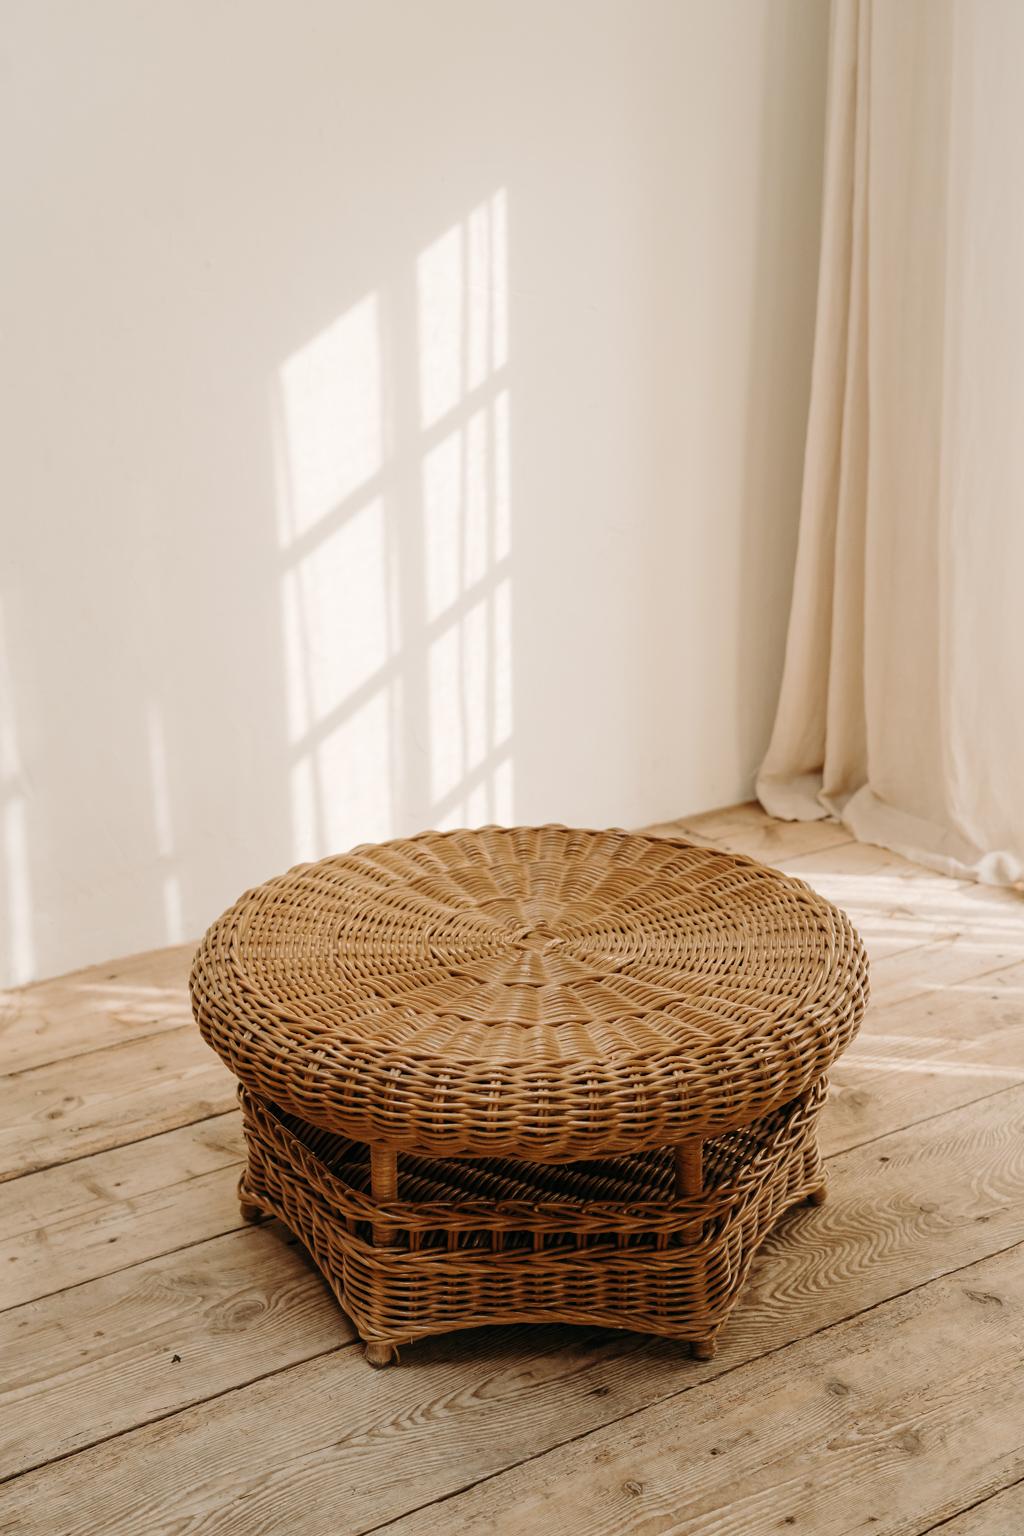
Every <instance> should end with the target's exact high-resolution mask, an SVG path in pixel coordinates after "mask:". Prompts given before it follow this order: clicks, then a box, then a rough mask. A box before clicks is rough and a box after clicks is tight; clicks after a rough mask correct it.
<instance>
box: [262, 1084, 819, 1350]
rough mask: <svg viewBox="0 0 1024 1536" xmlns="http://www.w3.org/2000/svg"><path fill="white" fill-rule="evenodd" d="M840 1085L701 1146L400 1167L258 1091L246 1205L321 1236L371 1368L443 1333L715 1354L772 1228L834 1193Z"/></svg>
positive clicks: (327, 1271)
mask: <svg viewBox="0 0 1024 1536" xmlns="http://www.w3.org/2000/svg"><path fill="white" fill-rule="evenodd" d="M825 1086H826V1085H825V1080H824V1078H822V1079H821V1080H820V1081H819V1082H818V1083H817V1084H816V1085H815V1086H814V1087H813V1088H812V1089H811V1091H810V1092H809V1093H806V1094H804V1095H802V1096H801V1097H799V1098H797V1099H795V1100H793V1101H792V1102H791V1103H789V1104H786V1105H784V1106H782V1107H781V1108H779V1109H776V1110H774V1111H773V1112H772V1113H770V1114H767V1115H765V1116H763V1117H762V1118H761V1119H759V1120H756V1121H754V1122H753V1123H752V1124H749V1125H747V1126H745V1127H744V1128H742V1129H738V1130H729V1131H727V1132H725V1133H723V1134H721V1135H718V1136H715V1137H712V1138H709V1139H707V1140H704V1141H703V1142H701V1141H694V1142H691V1143H687V1144H685V1145H684V1146H682V1147H677V1148H664V1149H662V1150H656V1151H649V1152H638V1153H633V1154H628V1155H619V1156H607V1157H602V1158H600V1159H593V1160H590V1161H586V1162H572V1163H531V1162H527V1161H521V1160H519V1159H515V1158H510V1157H479V1158H439V1157H421V1156H418V1155H415V1154H412V1153H409V1154H399V1155H398V1157H397V1159H396V1158H395V1156H394V1154H389V1153H384V1154H381V1153H380V1152H377V1151H374V1152H371V1149H370V1148H369V1147H367V1146H365V1145H363V1144H362V1143H360V1142H356V1141H350V1140H347V1139H346V1138H345V1137H343V1136H338V1135H335V1134H333V1133H331V1132H328V1131H324V1130H321V1129H318V1128H317V1127H315V1126H311V1125H308V1124H306V1123H305V1122H304V1121H302V1120H299V1119H297V1118H296V1117H295V1116H293V1115H289V1114H285V1113H283V1112H281V1111H280V1110H278V1109H276V1108H275V1107H274V1106H272V1105H271V1104H269V1103H268V1102H266V1101H265V1100H261V1099H259V1098H257V1097H256V1096H255V1095H253V1094H252V1093H250V1092H248V1091H247V1090H246V1089H244V1088H243V1089H242V1090H241V1092H240V1099H241V1103H242V1109H243V1119H244V1126H245V1137H246V1143H247V1147H248V1166H247V1168H246V1171H245V1173H244V1174H243V1176H242V1180H241V1183H240V1185H239V1195H240V1198H241V1202H242V1212H243V1215H244V1216H245V1217H246V1218H247V1219H248V1220H253V1221H255V1220H259V1219H261V1218H262V1217H264V1216H268V1215H273V1216H276V1217H278V1218H279V1219H280V1220H281V1221H282V1222H283V1223H284V1224H285V1225H286V1226H287V1227H288V1228H289V1229H290V1230H291V1231H292V1232H293V1233H294V1234H295V1235H296V1237H298V1238H299V1239H300V1240H301V1241H302V1242H303V1243H304V1244H305V1246H306V1247H307V1248H308V1249H309V1251H310V1253H311V1254H312V1256H313V1258H314V1259H315V1261H316V1263H317V1264H318V1266H319V1268H320V1269H321V1270H322V1272H323V1274H324V1276H325V1277H326V1279H327V1282H328V1284H329V1285H330V1287H331V1289H332V1291H333V1292H334V1294H335V1296H336V1297H337V1299H338V1301H339V1302H340V1303H341V1305H342V1306H343V1307H344V1308H345V1310H346V1311H347V1312H348V1314H349V1316H350V1317H351V1318H352V1321H353V1322H354V1324H355V1326H356V1328H357V1330H358V1332H359V1334H360V1337H361V1338H362V1339H363V1340H364V1341H365V1343H366V1346H367V1348H366V1357H367V1359H368V1361H369V1362H370V1363H371V1364H372V1365H385V1364H387V1363H388V1362H389V1361H391V1360H392V1359H393V1358H395V1357H396V1356H397V1350H398V1347H399V1346H400V1345H402V1344H405V1343H408V1342H410V1341H411V1340H414V1339H418V1338H422V1337H424V1336H425V1335H427V1334H433V1333H444V1332H447V1331H449V1330H451V1329H456V1328H471V1327H477V1326H480V1325H484V1324H489V1323H509V1322H524V1323H525V1322H531V1323H533V1322H556V1321H558V1322H566V1323H577V1324H585V1325H590V1326H598V1327H609V1328H624V1329H630V1330H634V1331H636V1332H641V1333H655V1334H662V1335H665V1336H668V1337H670V1338H674V1339H680V1340H685V1341H688V1342H689V1343H690V1346H691V1352H692V1353H693V1354H694V1355H696V1356H697V1357H698V1358H702V1359H706V1358H709V1357H710V1356H711V1355H712V1354H713V1353H714V1350H715V1339H716V1336H717V1334H718V1332H719V1330H720V1328H721V1327H722V1325H723V1323H724V1322H725V1320H726V1318H727V1316H728V1314H729V1312H730V1311H731V1310H732V1308H733V1306H734V1305H735V1304H736V1301H737V1299H738V1296H739V1293H740V1290H741V1288H742V1285H743V1282H744V1279H745V1278H746V1275H747V1271H748V1269H749V1267H750V1262H751V1259H752V1258H753V1256H754V1253H755V1252H756V1250H757V1247H758V1245H759V1244H760V1243H761V1241H762V1240H763V1238H764V1237H765V1235H766V1234H767V1232H768V1231H769V1230H770V1229H771V1227H772V1226H773V1225H774V1224H775V1222H776V1221H777V1220H778V1218H779V1217H780V1216H781V1215H782V1213H783V1212H784V1211H786V1210H787V1209H788V1208H789V1207H790V1206H792V1205H794V1204H796V1203H798V1202H800V1201H803V1200H810V1201H812V1202H814V1203H819V1202H820V1200H822V1199H823V1198H824V1184H823V1174H822V1168H821V1160H820V1158H819V1155H818V1148H817V1141H816V1136H815V1126H816V1122H817V1119H818V1115H819V1113H820V1110H821V1106H822V1104H823V1103H824V1099H825Z"/></svg>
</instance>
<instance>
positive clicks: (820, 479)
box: [757, 0, 1024, 884]
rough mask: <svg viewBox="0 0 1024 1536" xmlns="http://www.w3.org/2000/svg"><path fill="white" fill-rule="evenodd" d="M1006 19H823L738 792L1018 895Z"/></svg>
mask: <svg viewBox="0 0 1024 1536" xmlns="http://www.w3.org/2000/svg"><path fill="white" fill-rule="evenodd" d="M1021 59H1024V5H1021V4H1020V3H1019V0H972V3H970V4H967V3H961V0H900V4H898V5H894V4H892V3H891V0H882V3H873V0H833V10H832V31H831V42H830V65H829V105H828V124H827V143H826V153H825V184H824V201H823V226H822V247H821V259H820V270H819V287H818V306H817V325H816V335H815V352H814V366H813V374H812V385H811V401H810V410H809V417H808V430H807V446H806V453H805V463H804V483H803V497H802V504H801V517H800V536H799V545H798V551H797V561H796V570H795V576H794V590H793V602H792V610H791V613H790V623H789V633H788V640H787V648H786V662H785V668H784V673H783V681H782V689H781V694H780V698H779V705H778V712H777V715H776V719H775V725H774V729H773V732H772V738H771V742H770V745H769V749H768V753H767V756H766V757H765V760H764V763H763V764H762V767H761V772H760V775H759V778H758V784H757V791H758V796H759V798H760V800H761V802H762V804H763V805H764V807H765V809H766V810H768V811H769V812H770V813H771V814H773V815H776V816H781V817H784V818H786V819H789V820H797V819H800V820H802V819H813V818H816V817H820V816H824V815H826V814H829V813H831V814H834V815H836V816H838V817H839V818H840V819H841V820H842V821H844V822H845V823H846V824H847V825H848V826H849V827H850V829H851V830H852V831H853V833H854V834H855V835H856V836H857V837H858V838H861V839H863V840H864V841H867V842H873V843H880V844H882V845H883V846H885V847H889V848H893V849H895V850H897V851H899V852H901V853H904V854H906V855H907V856H908V857H911V858H914V859H917V860H919V861H921V862H922V863H925V864H929V865H931V866H932V867H933V868H936V869H939V870H942V871H944V872H947V873H949V874H954V875H959V876H965V875H970V876H972V877H974V878H976V879H979V880H983V881H987V882H991V883H995V884H1012V883H1015V882H1018V881H1020V880H1022V878H1024V91H1021V89H1020V80H1019V64H1020V60H1021Z"/></svg>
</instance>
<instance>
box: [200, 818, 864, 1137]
mask: <svg viewBox="0 0 1024 1536" xmlns="http://www.w3.org/2000/svg"><path fill="white" fill-rule="evenodd" d="M191 990H192V1003H193V1009H194V1011H195V1015H196V1019H197V1021H198V1023H199V1027H200V1029H201V1030H202V1032H203V1035H204V1037H205V1038H206V1040H207V1041H208V1042H209V1044H210V1045H212V1046H213V1048H214V1049H215V1050H216V1051H217V1052H218V1053H219V1054H220V1055H221V1056H222V1057H223V1058H224V1060H225V1061H226V1062H227V1063H228V1064H229V1065H230V1067H231V1068H232V1070H233V1071H234V1072H235V1074H236V1075H237V1076H238V1077H239V1078H240V1079H241V1081H242V1082H243V1083H244V1084H245V1085H246V1087H248V1088H249V1089H251V1090H252V1091H253V1092H254V1093H256V1094H258V1095H259V1096H261V1097H262V1098H264V1099H268V1100H270V1101H271V1102H272V1103H274V1104H276V1105H278V1106H279V1107H280V1108H282V1109H284V1110H286V1111H289V1112H291V1113H293V1114H297V1115H299V1116H301V1117H302V1118H303V1119H305V1120H307V1121H309V1122H310V1123H312V1124H314V1125H318V1126H322V1127H324V1128H326V1129H328V1130H331V1131H335V1132H338V1133H341V1134H343V1135H346V1136H350V1137H352V1138H353V1139H356V1140H360V1141H368V1142H377V1143H380V1144H384V1145H387V1146H390V1147H394V1148H398V1149H405V1150H412V1149H415V1150H417V1151H420V1152H433V1153H439V1152H447V1153H454V1154H459V1153H461V1154H466V1155H495V1154H510V1155H519V1156H521V1157H529V1158H533V1159H536V1160H540V1161H544V1160H550V1161H557V1160H563V1159H568V1158H586V1157H588V1156H594V1155H600V1154H609V1153H614V1152H627V1151H632V1150H639V1149H643V1148H650V1147H655V1146H663V1145H668V1144H671V1143H674V1142H677V1141H680V1140H683V1139H686V1138H687V1137H690V1136H694V1135H704V1134H713V1133H714V1132H716V1131H720V1130H723V1129H727V1128H732V1127H737V1126H742V1125H745V1124H747V1123H748V1122H749V1121H751V1120H753V1119H755V1118H757V1117H758V1116H759V1115H761V1114H764V1113H767V1112H768V1111H769V1110H771V1109H773V1108H775V1107H777V1106H779V1105H781V1104H784V1103H786V1102H788V1101H789V1100H791V1099H793V1098H795V1097H797V1096H798V1095H799V1094H801V1093H803V1092H806V1091H807V1090H808V1089H809V1088H810V1087H811V1086H812V1085H813V1084H814V1083H815V1082H816V1081H817V1080H818V1079H819V1078H821V1077H822V1075H823V1074H824V1073H825V1072H826V1071H827V1070H828V1068H829V1066H830V1065H831V1063H832V1062H833V1061H834V1060H835V1058H836V1056H838V1054H839V1053H840V1051H842V1050H843V1049H844V1047H845V1046H846V1045H847V1044H848V1042H849V1041H850V1039H851V1038H852V1036H853V1034H854V1033H855V1031H856V1029H857V1027H858V1025H859V1023H860V1019H861V1017H862V1014H863V1011H864V1005H865V1001H866V996H867V962H866V958H865V954H864V949H863V945H862V944H861V941H860V939H859V938H858V937H857V935H856V933H855V932H854V930H853V928H852V927H851V925H850V922H849V920H848V919H847V918H846V916H845V915H844V914H843V913H842V912H841V911H839V910H838V909H837V908H836V907H834V906H832V905H831V904H830V903H829V902H827V901H825V900H824V898H823V897H821V896H818V895H817V894H816V893H815V892H813V891H812V890H810V889H809V888H808V887H807V886H806V885H804V884H802V883H801V882H800V881H798V880H793V879H790V878H788V877H787V876H785V875H782V874H779V873H778V872H776V871H774V870H770V869H767V868H765V867H764V866H762V865H760V864H757V863H755V862H754V861H753V860H751V859H748V858H744V857H743V856H741V855H738V854H732V853H726V852H722V851H720V850H717V849H712V848H707V847H703V846H696V845H694V844H691V843H688V842H684V841H679V840H668V839H662V838H649V837H644V836H642V835H638V834H633V833H626V832H620V831H608V832H588V831H579V830H573V829H570V828H566V827H557V826H549V827H514V828H499V827H485V828H482V829H480V830H478V831H463V832H447V833H436V832H427V833H423V834H421V835H420V836H419V837H414V838H408V839H403V840H399V841H395V842H390V843H382V844H377V845H367V846H364V847H360V848H356V849H354V850H353V851H352V852H351V853H347V854H343V855H340V856H338V857H335V858H329V859H324V860H322V861H321V862H320V863H317V864H304V865H299V866H298V867H297V868H295V869H292V870H290V871H289V872H288V874H285V875H281V876H280V877H279V878H277V879H275V880H270V881H268V882H267V883H266V884H265V885H261V886H258V887H257V888H256V889H254V890H251V891H247V892H246V894H245V895H244V896H242V897H241V899H240V900H239V901H238V902H236V903H235V905H234V906H233V907H231V908H230V910H229V911H227V912H226V913H225V914H224V915H223V916H222V917H220V918H219V919H218V920H217V921H216V922H215V923H214V924H213V926H212V927H211V928H210V930H209V932H208V933H207V934H206V936H205V938H204V939H203V941H202V943H201V945H200V946H199V949H198V951H197V953H196V957H195V962H194V965H193V969H192V980H191Z"/></svg>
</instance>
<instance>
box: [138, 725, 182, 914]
mask: <svg viewBox="0 0 1024 1536" xmlns="http://www.w3.org/2000/svg"><path fill="white" fill-rule="evenodd" d="M146 741H147V746H148V749H149V784H150V791H151V793H152V797H153V823H154V832H155V835H156V851H157V857H158V858H159V861H160V868H161V872H162V873H161V877H160V884H161V893H162V896H163V906H164V931H165V933H166V935H167V942H168V944H180V943H181V942H182V941H183V939H184V937H185V924H184V919H183V916H182V902H181V881H180V880H179V878H178V876H177V874H176V873H175V870H174V867H173V860H174V853H175V847H174V824H173V821H172V819H171V791H170V785H169V783H168V777H167V743H166V742H165V740H164V722H163V716H162V715H161V713H160V711H159V709H158V708H157V706H156V705H155V704H154V703H153V702H152V700H150V702H149V704H148V705H147V706H146Z"/></svg>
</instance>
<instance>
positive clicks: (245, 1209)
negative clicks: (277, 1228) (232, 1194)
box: [238, 1200, 270, 1226]
mask: <svg viewBox="0 0 1024 1536" xmlns="http://www.w3.org/2000/svg"><path fill="white" fill-rule="evenodd" d="M238 1207H239V1210H240V1211H241V1213H242V1220H243V1221H248V1222H251V1223H252V1225H253V1226H256V1225H257V1224H258V1223H259V1222H261V1221H269V1220H270V1217H269V1216H268V1215H267V1213H266V1211H265V1210H264V1209H263V1207H262V1205H253V1203H252V1201H251V1200H239V1202H238Z"/></svg>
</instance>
